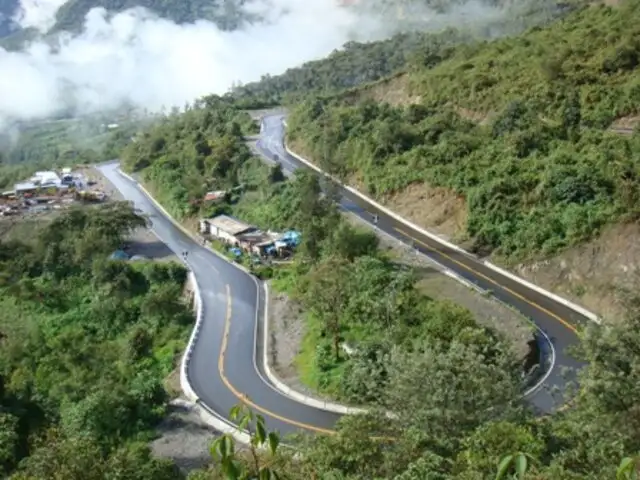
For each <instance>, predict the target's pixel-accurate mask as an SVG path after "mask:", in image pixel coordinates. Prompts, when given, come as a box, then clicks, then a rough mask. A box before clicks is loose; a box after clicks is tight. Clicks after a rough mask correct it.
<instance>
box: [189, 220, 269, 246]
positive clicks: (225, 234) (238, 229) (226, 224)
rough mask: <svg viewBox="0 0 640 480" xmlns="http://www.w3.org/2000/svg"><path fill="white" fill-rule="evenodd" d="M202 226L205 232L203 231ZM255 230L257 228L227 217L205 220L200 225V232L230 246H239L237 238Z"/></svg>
mask: <svg viewBox="0 0 640 480" xmlns="http://www.w3.org/2000/svg"><path fill="white" fill-rule="evenodd" d="M203 222H204V225H203ZM203 226H204V228H205V230H206V231H203ZM256 230H257V228H255V227H252V226H251V225H249V224H248V223H244V222H242V221H240V220H238V219H237V218H233V217H231V216H229V215H218V216H217V217H214V218H210V219H206V220H204V221H201V223H200V231H201V232H202V233H206V234H209V235H212V236H214V237H216V238H218V239H220V240H222V241H223V242H225V243H229V244H232V245H236V244H239V241H238V236H240V235H244V234H247V233H250V232H254V231H256Z"/></svg>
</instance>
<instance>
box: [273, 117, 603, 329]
mask: <svg viewBox="0 0 640 480" xmlns="http://www.w3.org/2000/svg"><path fill="white" fill-rule="evenodd" d="M282 124H283V125H284V126H285V127H287V122H286V120H284V118H283V120H282ZM284 149H285V151H286V152H287V153H288V154H289V155H291V156H292V157H294V158H295V159H297V160H298V161H300V162H302V163H304V164H305V165H307V166H308V167H309V168H311V169H313V170H315V171H316V172H318V173H321V174H322V175H327V176H329V177H330V178H331V179H332V180H333V181H335V182H337V183H338V184H339V185H341V186H342V187H343V188H344V189H346V190H347V191H349V192H350V193H352V194H354V195H356V196H357V197H359V198H360V199H362V200H364V201H365V202H367V203H369V204H371V205H373V206H374V207H375V208H377V209H378V210H380V211H381V212H384V213H385V214H386V215H388V216H390V217H391V218H393V219H394V220H397V221H398V222H401V223H403V224H404V225H406V226H407V227H409V228H411V229H413V230H415V231H416V232H419V233H421V234H423V235H424V236H426V237H429V238H430V239H432V240H434V241H436V242H438V243H440V244H442V245H444V246H446V247H449V248H451V249H453V250H456V251H458V252H460V253H463V254H465V255H467V256H469V257H472V258H474V259H475V260H477V261H478V262H480V263H482V264H483V265H485V266H486V267H487V268H490V269H492V270H494V271H496V272H498V273H500V274H502V275H504V276H505V277H507V278H509V279H511V280H513V281H514V282H518V283H520V284H521V285H524V286H525V287H527V288H529V289H531V290H533V291H535V292H538V293H540V294H542V295H544V296H546V297H548V298H550V299H552V300H555V301H556V302H558V303H560V304H561V305H564V306H565V307H568V308H570V309H572V310H574V311H575V312H577V313H580V314H581V315H584V316H585V317H586V318H588V319H589V320H591V321H593V322H595V323H597V324H601V323H602V320H601V319H600V317H598V315H596V314H595V313H593V312H590V311H589V310H587V309H586V308H584V307H581V306H580V305H577V304H575V303H573V302H570V301H569V300H567V299H565V298H562V297H560V296H559V295H556V294H555V293H553V292H550V291H548V290H545V289H543V288H541V287H539V286H537V285H535V284H533V283H531V282H528V281H527V280H525V279H523V278H521V277H518V276H517V275H514V274H513V273H510V272H507V271H505V270H504V269H502V268H500V267H498V266H496V265H494V264H493V263H491V262H488V261H486V260H480V259H479V258H478V257H476V256H475V255H473V254H471V253H469V252H467V251H466V250H464V249H463V248H461V247H459V246H457V245H455V244H453V243H450V242H448V241H446V240H444V239H442V238H440V237H438V236H437V235H435V234H433V233H431V232H428V231H427V230H425V229H423V228H421V227H419V226H418V225H416V224H414V223H413V222H410V221H409V220H407V219H406V218H403V217H401V216H400V215H397V214H396V213H394V212H392V211H391V210H389V209H388V208H386V207H384V206H382V205H381V204H379V203H378V202H376V201H375V200H373V199H372V198H370V197H368V196H366V195H365V194H363V193H362V192H360V191H359V190H356V189H355V188H353V187H350V186H349V185H345V184H343V183H342V182H340V180H338V179H337V178H334V177H333V176H331V175H329V174H327V173H325V172H324V171H323V170H321V169H320V168H319V167H317V166H316V165H315V164H313V163H311V162H310V161H309V160H307V159H305V158H303V157H301V156H300V155H298V154H297V153H295V152H294V151H293V150H291V149H290V148H289V147H288V145H287V143H286V140H285V141H284Z"/></svg>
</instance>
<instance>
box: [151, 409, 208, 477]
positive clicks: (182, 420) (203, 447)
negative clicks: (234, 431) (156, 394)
mask: <svg viewBox="0 0 640 480" xmlns="http://www.w3.org/2000/svg"><path fill="white" fill-rule="evenodd" d="M157 432H158V438H156V439H155V440H154V441H153V442H151V450H152V451H153V453H154V454H155V455H157V456H158V457H164V458H170V459H171V460H173V461H174V462H176V464H177V465H178V467H180V468H181V469H182V470H184V471H187V472H188V471H190V470H194V469H197V468H203V467H206V466H207V464H209V463H210V461H211V455H210V453H209V447H210V445H211V442H212V441H213V440H214V439H215V438H216V435H217V434H216V432H215V431H214V430H213V429H212V428H211V427H209V426H208V425H207V424H206V423H205V422H204V421H203V420H202V419H201V418H200V415H199V414H198V412H197V410H196V407H195V405H193V404H192V403H190V402H188V401H186V400H182V399H179V398H178V399H175V400H173V401H172V402H171V403H170V405H169V413H168V415H167V417H166V418H165V419H164V421H163V422H162V423H161V424H160V425H159V426H158V429H157Z"/></svg>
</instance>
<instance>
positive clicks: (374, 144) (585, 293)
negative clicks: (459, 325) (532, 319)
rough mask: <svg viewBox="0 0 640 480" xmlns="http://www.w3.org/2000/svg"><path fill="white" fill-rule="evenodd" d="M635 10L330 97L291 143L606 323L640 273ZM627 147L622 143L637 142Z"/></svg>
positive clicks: (566, 23) (586, 19)
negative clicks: (639, 250)
mask: <svg viewBox="0 0 640 480" xmlns="http://www.w3.org/2000/svg"><path fill="white" fill-rule="evenodd" d="M639 13H640V2H639V1H638V0H633V1H628V2H623V3H621V4H620V5H617V6H614V7H611V6H603V5H600V6H591V7H587V8H584V9H581V10H580V11H578V12H576V13H574V14H572V15H570V16H568V17H567V18H566V19H564V20H562V21H559V22H557V23H555V24H553V25H551V26H549V27H547V28H534V29H531V30H529V31H528V32H527V33H526V34H524V35H522V36H521V37H514V38H507V39H501V40H497V41H494V42H480V43H476V44H472V45H462V46H458V47H456V48H455V49H454V51H453V52H449V54H448V55H447V57H446V58H444V57H442V56H440V57H439V56H438V53H437V52H434V54H433V55H432V56H428V55H426V56H425V61H424V66H423V67H421V68H415V69H413V70H411V71H410V72H409V73H407V74H404V75H398V76H396V77H394V78H392V79H388V80H384V81H380V82H377V83H375V84H372V85H368V86H366V87H362V88H359V89H353V90H350V91H347V92H344V93H341V94H339V95H334V96H328V97H315V98H307V99H306V101H304V102H302V103H301V104H299V105H298V106H297V107H296V108H295V109H294V110H293V112H292V114H291V116H290V121H289V125H290V129H289V135H290V137H289V141H290V142H291V145H293V146H294V147H295V148H296V149H297V150H299V151H300V152H301V153H304V154H305V155H307V156H309V157H311V158H312V159H313V160H314V161H315V162H317V163H319V164H321V165H323V166H324V167H325V168H326V169H328V170H331V171H333V172H335V173H337V174H340V175H342V176H343V178H345V179H346V180H348V181H349V182H350V183H352V184H354V185H357V186H358V187H359V188H360V189H361V190H363V191H366V192H367V193H369V194H370V195H372V196H374V197H376V198H378V199H380V200H381V201H383V202H386V203H387V204H388V205H389V206H391V207H392V208H394V209H395V210H397V211H398V212H399V213H401V214H403V215H405V216H406V217H408V218H411V219H412V220H413V221H415V222H417V223H419V224H421V225H423V226H425V227H429V228H432V229H434V230H437V231H439V233H441V234H445V235H447V236H449V237H450V238H452V239H454V240H455V241H458V242H460V243H462V244H463V245H464V246H466V247H467V248H470V249H472V250H474V251H475V252H476V253H479V254H481V255H491V256H492V257H493V258H494V259H495V260H497V261H499V262H502V263H504V264H506V265H509V266H511V267H512V268H513V269H514V270H517V271H518V273H521V274H524V275H525V276H528V277H530V278H532V279H534V280H535V281H536V282H539V283H541V284H542V285H546V286H547V287H548V288H551V289H554V290H556V291H559V292H560V293H562V294H563V295H566V296H569V297H572V298H574V299H575V300H577V301H578V302H580V303H583V304H585V305H586V306H588V307H590V308H594V309H596V310H599V311H600V312H602V313H604V314H605V315H607V314H609V315H612V316H615V315H616V314H618V313H619V312H620V311H621V310H620V309H621V308H622V304H623V298H624V297H625V295H624V294H623V293H622V292H623V291H624V290H629V289H633V288H634V286H635V282H636V273H635V272H636V271H637V269H638V268H639V265H638V263H637V260H636V259H637V258H640V257H638V256H637V255H635V254H634V251H633V249H634V248H635V247H634V245H635V244H636V242H635V241H634V239H637V233H640V232H639V231H638V226H637V219H638V218H639V213H640V210H639V205H640V202H639V200H640V153H639V152H640V138H639V137H638V136H637V135H620V134H619V133H620V132H614V131H610V130H608V129H609V128H610V127H611V125H612V124H613V125H614V126H616V125H624V126H625V127H626V128H629V129H632V128H633V118H635V116H636V115H637V113H638V109H639V107H640V75H638V65H639V64H640V25H639V24H638V23H637V18H638V14H639ZM628 133H632V130H631V131H629V132H628Z"/></svg>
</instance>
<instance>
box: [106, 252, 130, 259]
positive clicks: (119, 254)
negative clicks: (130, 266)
mask: <svg viewBox="0 0 640 480" xmlns="http://www.w3.org/2000/svg"><path fill="white" fill-rule="evenodd" d="M109 259H111V260H129V255H127V253H126V252H124V251H123V250H116V251H115V252H113V253H112V254H111V256H110V257H109Z"/></svg>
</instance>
